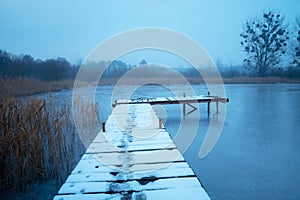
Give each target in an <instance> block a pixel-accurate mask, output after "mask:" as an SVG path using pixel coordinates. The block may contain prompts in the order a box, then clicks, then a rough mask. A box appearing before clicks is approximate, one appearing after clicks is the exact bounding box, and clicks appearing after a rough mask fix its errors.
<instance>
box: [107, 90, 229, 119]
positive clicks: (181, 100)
mask: <svg viewBox="0 0 300 200" xmlns="http://www.w3.org/2000/svg"><path fill="white" fill-rule="evenodd" d="M219 102H221V103H228V102H229V99H228V98H225V97H219V96H211V95H210V93H209V92H208V95H199V96H186V95H185V93H184V94H183V96H182V97H157V98H148V99H147V98H143V99H142V98H138V99H128V100H124V99H121V100H116V101H115V103H114V104H113V105H112V106H113V107H115V106H117V105H123V104H143V103H146V104H150V105H159V104H160V105H165V104H183V108H182V109H183V114H184V115H186V114H190V113H192V112H193V111H195V110H197V108H196V107H195V106H193V105H192V103H207V113H208V114H209V113H210V103H216V112H217V113H218V112H219ZM186 105H188V106H190V107H191V108H192V110H191V111H190V112H188V113H186V108H185V107H186Z"/></svg>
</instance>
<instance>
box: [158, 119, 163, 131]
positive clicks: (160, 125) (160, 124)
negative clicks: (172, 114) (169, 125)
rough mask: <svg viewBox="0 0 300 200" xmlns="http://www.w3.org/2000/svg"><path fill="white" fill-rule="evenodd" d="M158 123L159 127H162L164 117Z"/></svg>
mask: <svg viewBox="0 0 300 200" xmlns="http://www.w3.org/2000/svg"><path fill="white" fill-rule="evenodd" d="M158 123H159V129H162V119H159V121H158Z"/></svg>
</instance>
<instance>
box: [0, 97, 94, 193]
mask: <svg viewBox="0 0 300 200" xmlns="http://www.w3.org/2000/svg"><path fill="white" fill-rule="evenodd" d="M77 101H78V102H81V101H82V100H81V99H78V100H77ZM80 106H82V108H81V110H82V112H85V113H78V114H81V115H84V116H86V120H88V119H89V117H88V116H93V117H94V116H97V115H96V110H95V109H94V108H95V107H94V106H93V107H91V105H90V104H84V103H81V104H80ZM92 108H93V109H92ZM87 125H88V123H87ZM89 131H90V132H93V131H95V129H94V128H90V129H89ZM83 152H84V146H83V144H82V142H81V140H80V139H79V137H78V134H77V131H76V128H75V126H74V120H73V118H72V115H71V111H70V106H67V105H66V104H64V105H63V106H60V107H59V108H57V107H56V106H55V104H54V103H53V101H52V100H51V99H50V100H49V99H47V100H45V99H29V100H28V99H27V100H24V99H23V100H21V99H15V98H6V99H2V100H1V102H0V192H2V191H4V190H7V189H15V190H17V191H19V192H21V191H24V190H26V189H28V188H29V187H30V186H31V185H32V184H35V183H39V182H42V181H45V180H50V179H56V180H58V181H59V182H62V181H63V180H64V179H65V178H66V177H67V175H68V174H69V173H70V172H71V170H72V169H73V167H74V166H75V164H76V163H77V161H78V159H79V158H80V155H81V154H82V153H83Z"/></svg>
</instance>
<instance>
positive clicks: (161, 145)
mask: <svg viewBox="0 0 300 200" xmlns="http://www.w3.org/2000/svg"><path fill="white" fill-rule="evenodd" d="M54 199H55V200H69V199H82V200H85V199H89V200H90V199H120V200H125V199H126V200H127V199H128V200H129V199H138V200H145V199H148V200H149V199H150V200H151V199H153V200H155V199H172V200H173V199H197V200H199V199H200V200H201V199H203V200H209V199H210V198H209V196H208V194H207V193H206V191H205V190H204V188H203V187H202V185H201V183H200V182H199V180H198V179H197V177H196V176H195V174H194V172H193V171H192V169H191V168H190V166H189V165H188V163H187V162H186V161H185V159H184V158H183V156H182V155H181V153H180V152H179V151H178V149H177V147H176V145H175V144H174V143H173V141H172V139H171V138H170V136H169V133H168V132H167V131H166V130H165V129H164V127H163V125H162V124H161V121H160V120H159V118H158V117H157V116H156V113H155V112H154V111H153V109H152V107H151V105H150V104H149V103H144V102H143V103H142V104H141V103H135V104H117V105H116V106H115V108H114V110H113V112H112V114H111V115H110V116H109V118H108V120H107V121H106V124H105V132H103V131H102V132H100V133H99V134H98V135H97V137H96V138H95V139H94V141H93V142H92V143H91V144H90V146H89V147H88V149H87V150H86V152H85V154H84V155H83V156H82V158H81V160H80V161H79V163H78V164H77V166H76V167H75V169H74V170H73V171H72V173H71V175H69V177H68V178H67V180H66V182H65V183H64V184H63V185H62V187H61V188H60V190H59V192H58V194H57V195H56V196H55V197H54Z"/></svg>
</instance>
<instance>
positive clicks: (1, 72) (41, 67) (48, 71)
mask: <svg viewBox="0 0 300 200" xmlns="http://www.w3.org/2000/svg"><path fill="white" fill-rule="evenodd" d="M77 68H78V65H71V64H70V63H69V62H68V61H67V60H66V59H64V58H56V59H47V60H45V61H43V60H40V59H34V58H33V57H32V56H31V55H18V56H17V55H13V54H11V53H8V52H6V51H3V50H0V76H1V77H9V78H16V77H27V78H34V79H39V80H43V81H59V80H65V79H74V78H75V76H76V73H77Z"/></svg>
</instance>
